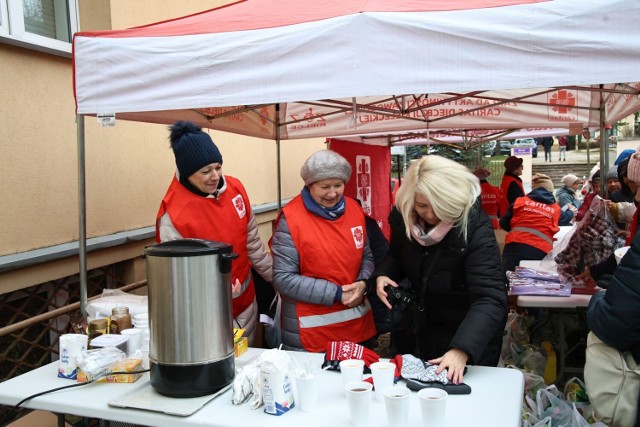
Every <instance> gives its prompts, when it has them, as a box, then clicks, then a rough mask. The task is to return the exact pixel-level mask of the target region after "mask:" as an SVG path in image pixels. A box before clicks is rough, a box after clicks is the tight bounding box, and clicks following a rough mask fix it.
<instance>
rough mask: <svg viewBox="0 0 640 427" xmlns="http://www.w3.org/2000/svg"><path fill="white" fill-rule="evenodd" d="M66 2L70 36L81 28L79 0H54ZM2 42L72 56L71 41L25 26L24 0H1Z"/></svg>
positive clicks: (0, 29) (0, 24) (0, 32)
mask: <svg viewBox="0 0 640 427" xmlns="http://www.w3.org/2000/svg"><path fill="white" fill-rule="evenodd" d="M54 2H65V3H66V4H67V8H68V16H65V18H67V19H68V20H69V26H70V32H71V34H70V37H71V40H73V35H74V34H75V33H76V32H77V31H78V28H79V17H78V2H77V0H69V1H67V0H54ZM0 42H2V43H7V44H11V45H14V46H19V47H24V48H27V49H31V50H37V51H40V52H46V53H51V54H54V55H58V56H64V57H68V58H70V57H71V42H65V41H61V40H57V39H52V38H49V37H45V36H41V35H38V34H33V33H29V32H27V31H26V30H25V27H24V13H23V5H22V0H0Z"/></svg>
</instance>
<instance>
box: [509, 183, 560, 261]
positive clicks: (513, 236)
mask: <svg viewBox="0 0 640 427" xmlns="http://www.w3.org/2000/svg"><path fill="white" fill-rule="evenodd" d="M559 220H560V206H558V204H557V203H553V204H551V205H547V204H545V203H540V202H536V201H535V200H533V199H531V198H529V197H528V196H524V197H518V198H517V199H516V201H515V203H514V204H513V217H512V218H511V231H509V232H508V233H507V236H506V237H505V240H504V242H505V244H506V243H526V244H527V245H530V246H533V247H534V248H537V249H540V250H541V251H543V252H545V253H549V252H551V249H552V248H553V235H554V234H556V233H557V232H558V231H560V227H558V221H559Z"/></svg>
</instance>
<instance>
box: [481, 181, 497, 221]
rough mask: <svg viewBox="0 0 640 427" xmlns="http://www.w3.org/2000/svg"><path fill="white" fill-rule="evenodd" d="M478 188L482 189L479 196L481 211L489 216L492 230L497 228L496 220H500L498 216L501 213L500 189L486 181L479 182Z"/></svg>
mask: <svg viewBox="0 0 640 427" xmlns="http://www.w3.org/2000/svg"><path fill="white" fill-rule="evenodd" d="M480 188H481V189H482V194H481V195H480V198H481V200H482V210H483V211H485V212H486V214H487V215H489V219H491V224H492V225H493V228H498V220H499V219H500V218H499V216H498V214H499V213H500V212H501V211H500V189H499V188H498V187H496V186H495V185H491V184H489V183H488V182H487V181H480Z"/></svg>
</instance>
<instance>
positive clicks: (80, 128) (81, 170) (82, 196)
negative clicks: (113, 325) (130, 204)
mask: <svg viewBox="0 0 640 427" xmlns="http://www.w3.org/2000/svg"><path fill="white" fill-rule="evenodd" d="M76 125H77V133H78V135H77V139H78V226H79V230H78V245H79V247H78V249H79V259H80V267H79V275H80V312H81V313H82V315H83V316H84V317H85V318H86V317H87V204H86V191H85V158H84V116H83V115H82V114H76Z"/></svg>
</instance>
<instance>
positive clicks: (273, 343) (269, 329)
mask: <svg viewBox="0 0 640 427" xmlns="http://www.w3.org/2000/svg"><path fill="white" fill-rule="evenodd" d="M281 315H282V297H281V296H280V294H279V293H276V296H275V298H273V301H272V302H271V306H270V307H269V313H268V314H267V315H266V316H265V315H261V316H260V318H261V320H262V319H264V320H266V322H264V323H265V325H264V339H265V341H266V342H267V345H268V346H269V348H280V345H281V344H282V330H281V325H280V321H281V319H280V317H281ZM272 316H273V317H272Z"/></svg>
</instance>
